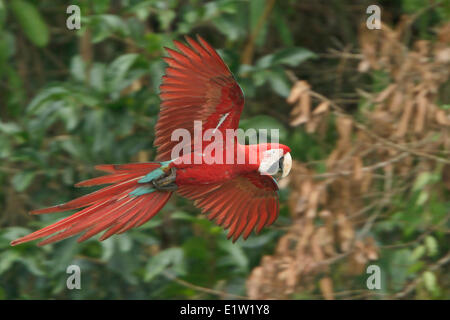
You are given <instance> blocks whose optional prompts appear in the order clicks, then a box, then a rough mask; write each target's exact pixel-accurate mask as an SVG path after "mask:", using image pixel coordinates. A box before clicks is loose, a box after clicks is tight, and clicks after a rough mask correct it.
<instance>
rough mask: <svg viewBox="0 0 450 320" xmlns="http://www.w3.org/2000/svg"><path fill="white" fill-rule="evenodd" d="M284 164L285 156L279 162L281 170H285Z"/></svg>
mask: <svg viewBox="0 0 450 320" xmlns="http://www.w3.org/2000/svg"><path fill="white" fill-rule="evenodd" d="M283 162H284V156H282V157H281V158H280V160H278V167H279V168H280V170H283Z"/></svg>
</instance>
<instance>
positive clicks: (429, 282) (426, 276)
mask: <svg viewBox="0 0 450 320" xmlns="http://www.w3.org/2000/svg"><path fill="white" fill-rule="evenodd" d="M422 280H423V283H424V285H425V288H426V289H427V290H428V291H430V292H431V293H434V292H436V290H437V289H438V287H437V282H436V275H435V274H434V273H433V272H431V271H425V272H424V273H423V274H422Z"/></svg>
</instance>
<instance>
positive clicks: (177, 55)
mask: <svg viewBox="0 0 450 320" xmlns="http://www.w3.org/2000/svg"><path fill="white" fill-rule="evenodd" d="M186 41H187V43H188V44H189V45H185V44H183V43H181V42H179V41H174V44H175V46H176V47H177V49H178V51H175V50H172V49H169V48H166V50H167V52H168V53H169V55H170V57H166V58H164V60H165V61H166V62H167V63H168V65H169V66H168V67H167V68H166V74H165V75H164V76H163V78H162V84H161V86H160V90H161V92H160V98H161V100H162V103H161V112H160V115H159V120H158V123H157V124H156V139H155V143H154V144H155V146H156V147H157V148H158V155H157V160H160V161H161V160H170V158H171V157H170V155H171V151H172V148H173V147H174V146H175V145H177V144H178V143H179V142H178V141H172V139H171V135H172V132H173V131H174V130H175V129H186V130H188V131H189V133H190V135H191V137H192V141H193V137H194V121H201V122H202V134H203V132H205V130H207V129H215V128H217V130H220V131H221V133H222V134H224V133H225V129H237V128H238V124H239V118H240V115H241V112H242V109H243V107H244V95H243V93H242V90H241V88H240V87H239V85H238V83H237V82H236V80H235V79H234V77H233V75H232V74H231V72H230V69H228V67H227V65H226V64H225V63H224V62H223V60H222V58H221V57H220V56H219V55H218V54H217V52H216V51H215V50H214V49H213V48H212V47H211V46H210V45H209V44H208V43H207V42H206V41H205V40H203V39H202V38H201V37H198V40H197V41H195V40H193V39H191V38H189V37H186ZM191 147H192V143H191ZM192 151H193V149H192ZM181 155H182V154H180V156H181Z"/></svg>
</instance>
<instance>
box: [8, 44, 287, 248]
mask: <svg viewBox="0 0 450 320" xmlns="http://www.w3.org/2000/svg"><path fill="white" fill-rule="evenodd" d="M186 41H187V43H188V45H185V44H183V43H181V42H178V41H174V44H175V47H176V48H177V49H178V51H176V50H172V49H169V48H166V50H167V52H168V53H169V55H170V56H169V57H166V58H164V60H165V61H166V62H167V64H168V67H167V68H166V74H165V75H164V76H163V79H162V84H161V87H160V89H161V92H160V97H161V101H162V102H161V111H160V115H159V119H158V122H157V124H156V127H155V130H156V138H155V141H154V144H155V146H156V147H157V151H158V153H157V157H156V159H157V161H158V162H152V163H133V164H120V165H112V164H106V165H99V166H96V169H98V170H101V171H104V172H106V173H108V174H107V175H105V176H101V177H97V178H93V179H89V180H86V181H82V182H79V183H78V184H76V186H78V187H86V186H96V185H103V184H110V185H109V186H107V187H104V188H102V189H100V190H98V191H95V192H93V193H90V194H87V195H84V196H82V197H80V198H77V199H74V200H71V201H69V202H67V203H64V204H61V205H57V206H53V207H49V208H44V209H39V210H35V211H33V212H31V213H32V214H45V213H53V212H62V211H69V210H75V209H80V211H78V212H76V213H74V214H72V215H71V216H69V217H67V218H64V219H62V220H60V221H58V222H56V223H54V224H52V225H50V226H48V227H45V228H43V229H40V230H38V231H36V232H33V233H31V234H29V235H27V236H24V237H22V238H20V239H17V240H14V241H12V242H11V244H12V245H17V244H20V243H23V242H27V241H32V240H36V239H41V238H45V237H48V238H47V239H45V240H43V241H41V242H40V243H39V244H40V245H44V244H48V243H52V242H55V241H59V240H62V239H65V238H67V237H70V236H73V235H76V234H79V233H83V235H82V236H81V237H80V238H79V239H78V241H84V240H86V239H89V238H90V237H92V236H94V235H96V234H98V233H100V232H103V231H105V232H104V233H103V235H102V236H101V237H100V240H104V239H107V238H108V237H110V236H111V235H113V234H119V233H123V232H125V231H126V230H129V229H130V228H134V227H138V226H140V225H142V224H144V223H145V222H147V221H148V220H149V219H151V218H152V217H154V216H155V215H156V214H157V213H158V212H159V211H160V210H161V208H162V207H163V206H164V205H165V204H166V202H167V201H168V199H169V198H170V196H171V195H172V193H173V191H174V190H175V189H176V192H177V193H178V194H180V195H181V196H184V197H186V198H188V199H191V200H193V201H194V204H195V205H196V206H197V207H199V208H201V210H202V212H203V213H206V214H207V217H208V218H209V219H210V220H214V221H215V222H216V223H217V224H218V225H220V226H222V227H223V228H224V229H228V230H229V231H228V238H232V239H233V241H236V240H237V239H238V238H239V237H240V236H243V238H245V239H246V238H247V237H248V236H249V235H250V233H251V232H252V231H253V230H255V231H256V232H260V231H261V229H262V228H263V227H264V226H267V225H270V224H272V223H273V222H274V221H275V219H276V218H277V216H278V212H279V202H278V193H277V190H278V187H277V184H276V182H275V180H274V179H273V178H272V177H271V176H270V175H267V174H262V173H261V172H260V169H261V167H262V166H263V163H264V162H265V161H266V162H267V159H266V158H267V157H266V155H265V153H264V150H281V154H280V161H281V160H282V158H283V157H284V156H286V157H287V156H288V155H289V151H290V149H289V148H288V147H286V146H284V145H281V144H267V145H250V146H243V145H239V144H236V147H235V148H236V149H235V150H234V151H235V152H236V154H235V158H234V160H236V159H237V156H238V155H243V156H244V158H246V159H247V158H249V157H250V154H252V153H254V154H256V155H257V159H256V160H257V161H256V163H253V164H248V163H247V162H246V163H244V164H237V163H236V162H234V163H233V164H207V163H205V162H202V163H200V164H190V163H186V162H183V161H181V162H177V161H173V162H170V163H169V162H168V160H175V159H171V152H172V149H173V148H174V147H175V146H176V145H177V144H178V141H172V139H171V135H172V132H173V131H174V130H175V129H180V128H183V129H186V130H187V131H188V132H189V133H190V134H191V136H192V137H193V136H194V121H202V127H201V134H202V136H203V134H204V133H205V132H206V130H208V129H214V130H217V131H219V132H220V133H222V135H223V136H225V135H226V134H225V132H226V130H227V129H237V128H238V124H239V118H240V115H241V112H242V109H243V106H244V96H243V93H242V91H241V88H240V87H239V85H238V84H237V82H236V81H235V79H234V77H233V75H232V74H231V72H230V70H229V69H228V67H227V66H226V64H225V63H224V62H223V60H222V58H221V57H220V56H219V55H218V54H217V52H216V51H215V50H214V49H213V48H212V47H211V46H210V45H209V44H208V43H207V42H206V41H205V40H203V39H202V38H201V37H198V41H194V40H193V39H191V38H189V37H187V38H186ZM233 139H235V138H233ZM233 142H235V143H236V142H237V141H235V140H233ZM223 145H225V144H223ZM262 146H264V147H265V148H262ZM189 150H190V152H204V151H205V149H204V148H203V149H201V150H194V144H193V143H192V144H191V145H190V148H189ZM220 151H224V152H226V151H227V150H226V148H222V149H220V148H219V149H218V150H216V152H220ZM228 151H229V150H228ZM183 152H184V151H183ZM183 152H182V153H181V154H180V159H187V158H191V157H193V154H192V153H183ZM288 158H289V161H290V155H289V157H288ZM180 159H178V160H180ZM269 160H270V159H269ZM160 161H163V162H160ZM276 161H278V159H277V160H276ZM269 164H270V163H269ZM289 169H290V163H289ZM172 172H175V174H173V173H172Z"/></svg>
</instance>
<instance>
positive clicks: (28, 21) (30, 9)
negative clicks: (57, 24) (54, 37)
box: [10, 0, 50, 47]
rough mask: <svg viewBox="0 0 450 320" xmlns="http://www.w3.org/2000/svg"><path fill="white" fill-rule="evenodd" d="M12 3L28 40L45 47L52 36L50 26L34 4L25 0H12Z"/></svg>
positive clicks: (13, 10) (12, 8) (12, 7)
mask: <svg viewBox="0 0 450 320" xmlns="http://www.w3.org/2000/svg"><path fill="white" fill-rule="evenodd" d="M10 4H11V10H12V12H13V13H14V15H15V16H16V19H17V21H18V23H19V24H20V26H21V27H22V30H23V32H24V33H25V35H26V36H27V38H28V40H30V41H31V42H32V43H34V44H35V45H36V46H38V47H45V46H46V45H47V43H48V41H49V37H50V36H49V31H48V27H47V24H46V23H45V21H44V19H43V18H42V16H41V14H40V13H39V11H38V10H37V8H36V7H35V6H34V4H32V3H30V2H27V1H24V0H12V1H11V3H10Z"/></svg>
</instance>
